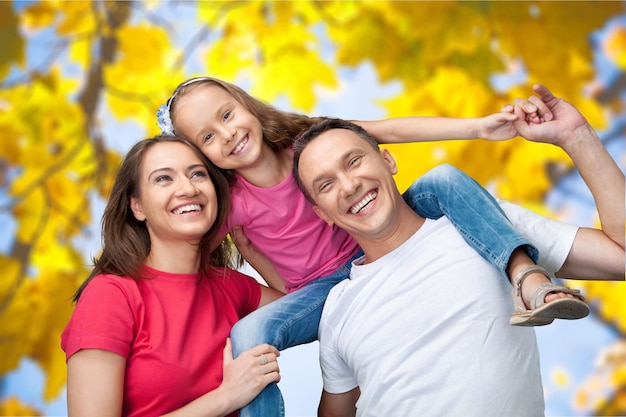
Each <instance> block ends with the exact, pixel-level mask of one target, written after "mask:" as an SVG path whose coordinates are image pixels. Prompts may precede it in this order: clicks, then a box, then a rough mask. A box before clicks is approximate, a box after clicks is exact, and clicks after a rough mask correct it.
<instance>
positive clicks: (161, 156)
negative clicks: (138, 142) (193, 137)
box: [130, 142, 218, 246]
mask: <svg viewBox="0 0 626 417" xmlns="http://www.w3.org/2000/svg"><path fill="white" fill-rule="evenodd" d="M140 175H141V177H140V179H139V197H132V198H131V202H130V207H131V210H132V211H133V214H134V215H135V218H137V220H139V221H145V222H146V226H147V228H148V232H149V234H150V239H151V242H152V245H153V246H154V245H155V244H159V243H166V244H169V243H173V242H175V241H184V242H191V243H197V242H199V241H200V239H201V238H202V236H203V235H204V234H205V233H206V232H207V231H208V230H209V229H210V228H211V226H212V225H213V223H214V222H215V219H216V217H217V204H218V203H217V195H216V192H215V187H214V186H213V182H212V181H211V178H210V177H209V173H208V171H207V169H206V167H205V166H204V164H203V163H202V161H201V160H200V158H198V156H197V155H196V154H195V153H194V152H193V150H191V149H190V148H189V147H188V146H187V145H185V144H183V143H176V142H162V143H158V144H156V145H154V146H152V147H151V148H150V149H148V150H147V151H146V154H145V155H144V160H143V166H142V169H141V174H140Z"/></svg>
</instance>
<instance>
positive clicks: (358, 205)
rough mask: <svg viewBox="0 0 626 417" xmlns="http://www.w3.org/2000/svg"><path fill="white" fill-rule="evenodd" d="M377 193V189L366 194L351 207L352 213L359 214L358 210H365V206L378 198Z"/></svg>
mask: <svg viewBox="0 0 626 417" xmlns="http://www.w3.org/2000/svg"><path fill="white" fill-rule="evenodd" d="M377 195H378V192H376V191H372V192H371V193H368V194H367V195H366V196H365V198H363V200H361V201H359V202H358V203H356V204H355V205H354V206H352V208H350V213H352V214H357V213H358V212H360V211H361V210H363V207H365V206H367V205H368V204H369V203H371V202H372V201H373V200H374V199H375V198H376V196H377Z"/></svg>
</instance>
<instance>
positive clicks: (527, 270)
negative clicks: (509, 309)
mask: <svg viewBox="0 0 626 417" xmlns="http://www.w3.org/2000/svg"><path fill="white" fill-rule="evenodd" d="M535 272H539V273H541V274H544V275H545V276H546V277H548V279H551V278H550V274H549V273H548V271H546V270H545V269H544V268H542V267H540V266H539V265H529V266H525V267H524V268H522V270H521V271H519V272H518V273H517V275H515V277H514V278H513V293H512V294H511V296H512V298H513V304H514V306H515V309H516V310H518V311H528V309H527V308H526V305H525V304H524V300H523V298H522V284H523V283H524V280H525V279H526V277H527V276H528V275H530V274H533V273H535ZM546 284H547V283H546ZM531 303H532V301H531ZM531 309H534V307H532V306H531Z"/></svg>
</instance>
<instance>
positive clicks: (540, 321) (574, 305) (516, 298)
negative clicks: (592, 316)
mask: <svg viewBox="0 0 626 417" xmlns="http://www.w3.org/2000/svg"><path fill="white" fill-rule="evenodd" d="M533 272H540V273H542V274H544V275H545V276H546V277H548V279H550V275H549V274H548V271H546V270H545V269H543V268H542V267H540V266H538V265H532V266H527V267H525V268H523V269H522V270H521V271H520V272H519V274H517V275H516V276H515V278H514V279H513V285H514V288H513V293H512V298H513V303H514V305H515V310H516V312H515V313H514V314H512V315H511V318H510V320H509V323H511V324H512V325H513V326H545V325H546V324H550V323H552V322H553V321H554V319H565V320H576V319H581V318H583V317H587V316H588V315H589V306H588V305H587V304H585V302H584V300H585V298H584V297H583V296H582V294H581V293H580V291H579V290H572V289H570V288H567V287H563V286H561V285H554V284H552V283H551V282H550V283H547V282H546V283H543V284H540V285H539V287H537V289H536V290H535V292H534V294H533V295H532V297H531V298H530V310H528V309H527V308H526V305H525V304H524V300H523V299H522V283H523V282H524V279H526V277H527V276H528V275H530V274H531V273H533ZM552 292H562V293H565V294H571V295H573V296H574V298H571V297H567V298H559V299H557V300H554V301H550V302H549V303H546V302H545V297H546V295H548V294H549V293H552Z"/></svg>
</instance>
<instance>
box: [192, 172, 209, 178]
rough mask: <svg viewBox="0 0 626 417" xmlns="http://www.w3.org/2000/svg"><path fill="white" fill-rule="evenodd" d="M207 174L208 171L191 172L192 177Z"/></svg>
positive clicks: (200, 176) (202, 176)
mask: <svg viewBox="0 0 626 417" xmlns="http://www.w3.org/2000/svg"><path fill="white" fill-rule="evenodd" d="M207 176H208V173H207V172H206V171H194V172H193V173H192V174H191V178H204V177H207Z"/></svg>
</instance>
